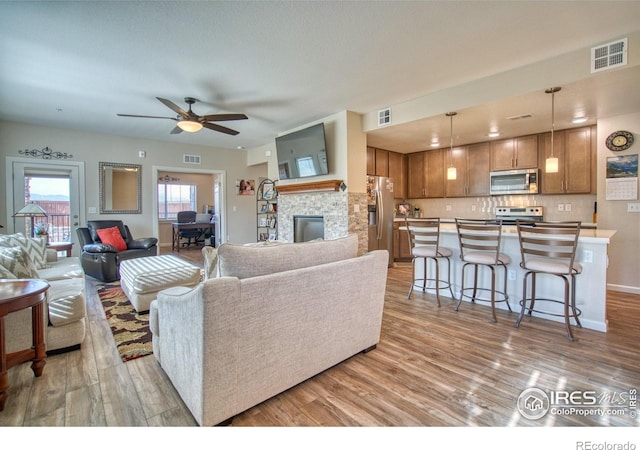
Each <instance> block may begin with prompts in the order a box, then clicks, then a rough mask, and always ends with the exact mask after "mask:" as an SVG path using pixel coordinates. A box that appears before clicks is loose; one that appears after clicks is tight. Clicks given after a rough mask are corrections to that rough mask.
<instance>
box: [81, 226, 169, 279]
mask: <svg viewBox="0 0 640 450" xmlns="http://www.w3.org/2000/svg"><path fill="white" fill-rule="evenodd" d="M112 227H118V230H119V231H120V234H121V235H122V238H123V239H124V241H125V243H126V244H127V249H126V250H121V251H118V250H117V249H116V248H115V247H114V246H112V245H109V244H104V243H102V241H101V240H100V236H98V233H97V231H96V230H99V229H102V228H112ZM76 233H77V234H78V239H79V240H80V246H81V247H82V255H81V256H80V262H81V264H82V269H83V270H84V273H85V274H86V275H89V276H91V277H93V278H96V279H98V280H101V281H104V282H107V283H108V282H111V281H116V280H119V279H120V270H119V268H120V262H122V261H124V260H126V259H133V258H140V257H144V256H156V255H157V254H158V245H157V244H158V239H157V238H153V237H150V238H142V239H133V236H131V232H130V231H129V227H128V226H126V225H125V224H124V223H123V222H122V221H121V220H89V221H88V222H87V227H86V228H77V229H76Z"/></svg>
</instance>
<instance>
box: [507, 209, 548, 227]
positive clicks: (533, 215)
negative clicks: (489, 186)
mask: <svg viewBox="0 0 640 450" xmlns="http://www.w3.org/2000/svg"><path fill="white" fill-rule="evenodd" d="M496 219H502V224H503V225H515V224H516V220H517V219H521V220H534V221H536V222H541V221H542V220H544V209H543V207H542V206H499V207H497V208H496Z"/></svg>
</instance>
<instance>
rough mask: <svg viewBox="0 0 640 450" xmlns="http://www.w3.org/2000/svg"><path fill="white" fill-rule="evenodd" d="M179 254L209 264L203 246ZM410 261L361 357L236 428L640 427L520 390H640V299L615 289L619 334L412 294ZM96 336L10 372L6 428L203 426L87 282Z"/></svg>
mask: <svg viewBox="0 0 640 450" xmlns="http://www.w3.org/2000/svg"><path fill="white" fill-rule="evenodd" d="M179 256H181V257H184V258H185V259H189V260H191V261H194V262H196V263H198V264H202V260H201V257H200V252H199V251H198V250H188V251H184V250H183V251H181V252H180V253H179ZM409 281H410V266H409V265H408V264H402V263H401V264H398V265H397V267H396V268H392V269H389V277H388V283H387V293H386V301H385V310H384V318H383V325H382V336H381V340H380V344H379V345H378V347H377V349H375V350H374V351H372V352H369V353H367V354H358V355H355V356H354V357H352V358H350V359H349V360H347V361H345V362H343V363H341V364H339V365H337V366H336V367H333V368H331V369H329V370H327V371H325V372H323V373H321V374H319V375H317V376H315V377H313V378H311V379H310V380H307V381H306V382H304V383H301V384H300V385H298V386H295V387H294V388H292V389H290V390H288V391H287V392H284V393H282V394H280V395H278V396H276V397H274V398H272V399H270V400H267V401H266V402H264V403H262V404H260V405H257V406H255V407H254V408H252V409H250V410H248V411H246V412H244V413H242V414H240V415H239V416H237V417H236V418H235V419H234V420H233V425H234V426H473V425H479V426H509V425H516V426H527V425H542V424H544V425H563V426H573V425H584V426H600V425H603V426H604V425H623V426H629V425H635V426H637V425H640V422H639V420H638V418H637V417H636V418H635V419H632V418H630V417H629V415H628V414H626V415H625V416H620V417H617V416H602V417H600V416H578V415H567V416H551V415H547V416H546V417H545V418H543V419H541V420H540V421H531V420H527V419H525V418H523V417H522V416H521V415H520V414H519V413H518V412H517V409H516V400H517V398H518V396H519V394H520V393H521V392H522V390H523V389H525V388H527V387H529V386H536V387H540V388H542V389H549V390H559V389H564V390H570V391H574V390H583V391H584V390H592V391H596V392H597V393H598V394H601V393H602V394H606V393H609V394H613V393H620V392H623V391H624V392H627V391H629V389H632V388H635V389H637V388H639V387H640V365H639V363H638V356H639V355H640V341H639V340H638V335H639V334H640V333H639V332H640V326H639V324H640V320H639V319H640V296H638V295H631V294H623V293H617V292H609V295H608V310H607V313H608V317H609V321H610V322H609V325H610V331H609V332H608V333H600V332H597V331H592V330H586V329H576V330H575V336H576V338H577V341H576V342H573V343H571V342H569V341H568V340H567V339H566V335H565V330H564V326H563V325H562V324H560V323H557V322H551V321H548V320H543V319H539V318H534V319H528V318H525V319H524V320H523V323H522V325H521V327H520V328H519V329H518V328H515V327H514V326H513V323H514V320H515V318H516V313H511V314H509V313H507V312H504V311H499V312H498V323H492V322H491V321H490V310H489V308H488V307H487V306H485V305H479V304H478V305H471V304H468V303H465V304H463V307H462V308H461V310H460V311H459V312H457V313H456V312H455V311H454V310H453V307H454V302H453V301H451V300H447V299H445V298H443V299H442V300H443V302H442V307H440V308H438V307H437V306H436V303H435V297H434V296H433V295H430V294H423V293H421V292H415V291H414V294H413V296H412V299H411V300H407V298H406V296H407V292H408V288H409ZM87 303H88V332H87V337H86V340H85V342H84V344H83V345H82V348H81V350H79V351H72V352H68V353H65V354H60V355H53V356H51V357H49V358H47V365H46V367H45V370H44V374H43V376H42V377H40V378H34V377H33V374H32V372H31V370H30V368H29V363H25V364H21V365H19V366H17V367H14V368H12V369H10V371H9V376H10V377H9V378H10V385H11V387H10V389H9V399H8V401H7V404H6V407H5V410H4V411H3V412H0V426H60V427H62V426H67V427H69V426H195V425H196V423H195V421H194V420H193V418H192V416H191V414H190V413H189V411H188V410H187V409H186V407H185V406H184V404H183V403H182V401H181V400H180V398H179V396H178V395H177V393H176V391H175V390H174V389H173V387H172V385H171V383H170V381H169V380H168V379H167V377H166V376H165V374H164V373H163V371H162V369H161V368H160V367H159V365H158V364H157V363H156V360H155V358H154V357H153V356H148V357H144V358H139V359H136V360H133V361H130V362H127V363H126V364H125V363H122V361H121V360H120V358H119V357H118V354H117V351H116V348H115V345H114V343H113V339H112V336H111V332H110V330H109V327H108V325H107V322H106V320H105V317H104V312H103V310H102V307H101V305H100V302H99V300H98V298H97V295H96V294H95V288H94V282H92V281H88V282H87Z"/></svg>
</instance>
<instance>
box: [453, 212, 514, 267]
mask: <svg viewBox="0 0 640 450" xmlns="http://www.w3.org/2000/svg"><path fill="white" fill-rule="evenodd" d="M455 220H456V229H457V230H458V241H459V242H460V259H461V260H463V261H466V259H465V257H466V255H468V254H469V253H472V252H482V253H484V254H486V255H488V256H491V257H493V259H494V261H493V262H492V263H491V264H498V261H499V258H500V241H501V239H502V220H500V219H489V220H485V219H459V218H456V219H455Z"/></svg>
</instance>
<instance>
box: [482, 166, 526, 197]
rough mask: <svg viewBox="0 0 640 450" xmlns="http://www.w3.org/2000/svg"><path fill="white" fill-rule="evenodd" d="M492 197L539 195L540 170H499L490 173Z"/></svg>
mask: <svg viewBox="0 0 640 450" xmlns="http://www.w3.org/2000/svg"><path fill="white" fill-rule="evenodd" d="M489 183H490V184H489V192H490V194H491V195H505V194H537V193H538V169H517V170H499V171H495V172H491V173H489Z"/></svg>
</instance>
